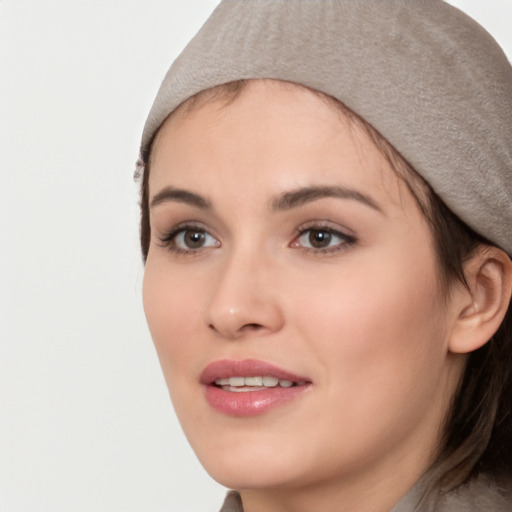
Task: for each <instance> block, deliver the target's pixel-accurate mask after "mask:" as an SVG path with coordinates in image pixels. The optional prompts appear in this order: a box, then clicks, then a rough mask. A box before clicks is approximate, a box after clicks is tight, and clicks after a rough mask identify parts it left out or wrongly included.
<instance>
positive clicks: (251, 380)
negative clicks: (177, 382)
mask: <svg viewBox="0 0 512 512" xmlns="http://www.w3.org/2000/svg"><path fill="white" fill-rule="evenodd" d="M200 382H201V384H203V386H204V388H205V395H206V399H207V401H208V403H209V404H210V405H211V406H212V407H213V408H214V409H215V410H217V411H219V412H221V413H223V414H227V415H229V416H256V415H259V414H263V413H264V412H266V411H268V410H269V409H272V408H274V407H277V406H279V405H281V404H284V403H286V402H289V401H290V400H293V399H295V398H298V397H299V396H300V395H301V394H302V393H304V392H305V391H306V390H307V389H309V388H310V387H311V381H310V380H308V379H307V378H306V377H303V376H300V375H295V374H293V373H291V372H289V371H287V370H284V369H282V368H279V367H277V366H274V365H272V364H269V363H266V362H264V361H259V360H254V359H244V360H242V361H233V360H228V359H224V360H219V361H215V362H213V363H211V364H209V365H208V366H207V367H206V368H205V369H204V370H203V372H202V373H201V376H200Z"/></svg>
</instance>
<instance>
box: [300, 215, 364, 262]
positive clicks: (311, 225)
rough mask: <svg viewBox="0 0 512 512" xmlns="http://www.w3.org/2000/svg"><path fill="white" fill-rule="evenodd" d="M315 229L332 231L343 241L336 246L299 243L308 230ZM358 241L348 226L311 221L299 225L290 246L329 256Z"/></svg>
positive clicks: (331, 232)
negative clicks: (321, 246) (320, 246)
mask: <svg viewBox="0 0 512 512" xmlns="http://www.w3.org/2000/svg"><path fill="white" fill-rule="evenodd" d="M315 230H316V231H325V232H327V233H330V234H332V235H334V236H336V237H338V238H340V239H342V241H341V242H339V243H337V244H335V245H334V246H327V247H324V248H315V247H304V246H301V245H299V244H298V240H299V239H300V238H301V237H302V236H304V235H305V234H306V233H307V232H308V231H315ZM348 232H349V233H348ZM356 242H357V237H356V236H355V233H354V232H353V231H352V230H349V229H347V228H341V227H340V226H339V225H337V224H333V223H332V222H330V221H309V222H306V223H304V224H302V225H300V226H298V227H297V229H296V232H295V235H294V238H293V240H292V242H291V243H290V247H292V248H294V249H300V250H302V251H305V252H306V253H313V254H319V255H325V256H327V255H331V254H333V253H336V252H339V251H344V250H346V249H347V248H349V247H351V246H352V245H354V244H355V243H356Z"/></svg>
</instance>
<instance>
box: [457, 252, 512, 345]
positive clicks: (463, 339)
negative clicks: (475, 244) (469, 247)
mask: <svg viewBox="0 0 512 512" xmlns="http://www.w3.org/2000/svg"><path fill="white" fill-rule="evenodd" d="M464 274H465V276H466V282H467V285H468V287H467V289H466V288H464V287H462V286H460V287H458V288H457V290H456V291H455V292H454V297H453V299H454V305H455V308H457V309H456V311H455V312H456V320H455V325H454V329H453V331H452V333H451V334H452V335H451V338H450V343H449V349H450V351H451V352H453V353H458V354H466V353H468V352H472V351H473V350H476V349H478V348H480V347H481V346H483V345H485V344H486V343H487V342H488V341H489V340H490V339H491V337H492V336H493V335H494V333H495V332H496V331H497V330H498V328H499V326H500V325H501V323H502V322H503V318H504V317H505V314H506V312H507V309H508V307H509V304H510V298H511V294H512V262H511V261H510V258H509V257H508V256H507V254H506V253H505V252H503V251H502V250H501V249H498V248H497V247H492V246H487V245H482V246H480V247H479V248H478V249H477V250H476V251H475V253H474V255H473V256H472V257H471V258H470V259H469V260H468V261H467V262H466V263H465V265H464Z"/></svg>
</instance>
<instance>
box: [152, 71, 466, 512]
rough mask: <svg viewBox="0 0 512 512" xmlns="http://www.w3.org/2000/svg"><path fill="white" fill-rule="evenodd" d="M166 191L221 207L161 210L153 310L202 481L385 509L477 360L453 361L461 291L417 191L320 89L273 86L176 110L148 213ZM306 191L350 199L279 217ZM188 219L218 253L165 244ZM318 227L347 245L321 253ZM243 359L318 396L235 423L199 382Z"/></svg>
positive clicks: (335, 505) (297, 506)
mask: <svg viewBox="0 0 512 512" xmlns="http://www.w3.org/2000/svg"><path fill="white" fill-rule="evenodd" d="M169 187H172V188H173V189H182V190H186V191H188V192H191V193H193V194H195V195H197V196H200V197H201V198H203V199H204V200H205V202H207V203H208V204H209V207H208V208H204V207H203V206H204V205H203V206H200V205H197V204H190V202H189V200H188V199H184V196H183V195H182V196H181V197H173V198H172V197H168V198H167V199H162V200H161V201H159V202H158V204H155V205H153V206H152V207H151V210H150V221H151V230H152V239H151V245H150V249H149V254H148V258H147V263H146V270H145V277H144V290H143V293H144V307H145V312H146V316H147V320H148V324H149V327H150V330H151V334H152V336H153V340H154V343H155V346H156V349H157V352H158V355H159V359H160V362H161V366H162V369H163V372H164V375H165V379H166V382H167V385H168V388H169V392H170V395H171V398H172V401H173V404H174V407H175V409H176V412H177V415H178V417H179V419H180V422H181V424H182V426H183V429H184V431H185V433H186V435H187V437H188V439H189V441H190V443H191V445H192V447H193V448H194V450H195V452H196V453H197V455H198V457H199V459H200V461H201V462H202V464H203V465H204V467H205V468H206V470H207V471H208V472H209V473H210V474H211V475H212V476H213V478H215V479H216V480H218V481H219V482H220V483H222V484H223V485H225V486H227V487H231V488H235V489H238V490H240V491H241V495H242V499H243V502H244V510H245V511H246V512H260V511H263V510H267V511H268V510H272V511H285V510H286V511H297V512H299V511H308V510H309V511H310V510H318V511H325V512H327V511H338V512H339V511H351V512H363V511H366V512H370V511H372V512H379V511H382V512H384V511H389V510H390V509H391V508H392V507H393V505H394V504H395V503H396V502H397V501H399V499H400V498H401V497H402V496H403V495H404V494H405V493H406V492H407V490H408V489H409V488H410V487H412V485H414V483H415V482H416V481H417V480H418V479H419V478H420V477H421V475H422V474H423V473H424V472H425V470H426V469H427V468H428V467H429V466H430V464H431V463H432V461H433V459H434V458H435V455H436V453H437V447H438V443H439V439H440V434H441V431H442V425H443V418H444V417H445V415H446V411H447V407H448V406H449V401H450V397H452V396H453V393H454V390H455V388H456V385H457V383H458V381H459V379H460V376H461V372H462V368H463V364H464V354H454V353H453V352H452V351H451V350H450V344H451V343H452V341H453V337H454V336H460V333H459V332H458V331H457V328H456V326H457V320H458V319H459V317H460V310H461V300H462V299H461V298H460V297H461V295H460V294H459V292H457V290H455V291H454V292H453V293H451V294H450V298H449V299H448V298H447V297H445V295H444V292H443V291H442V289H441V285H440V284H439V282H440V280H439V270H438V268H437V266H436V259H435V255H434V251H433V246H432V241H431V235H430V231H429V227H428V226H427V224H426V221H425V219H424V217H423V215H422V214H421V212H420V211H419V208H418V206H417V204H416V201H415V200H414V198H413V197H412V195H411V193H410V192H409V190H408V189H407V187H406V186H405V185H404V184H403V182H401V181H400V180H399V179H398V178H397V176H396V174H395V172H394V171H393V170H392V169H391V168H390V167H389V165H388V164H387V162H386V161H385V160H384V159H383V157H382V156H381V154H380V153H379V151H378V150H377V149H376V148H375V146H374V145H373V143H372V142H371V141H370V140H368V138H367V136H366V135H365V134H364V133H362V132H361V131H359V130H358V129H357V128H355V127H353V126H350V125H349V124H348V122H347V121H346V120H345V119H343V118H342V116H341V114H340V113H339V112H338V111H336V110H334V109H333V108H332V107H331V106H329V105H328V104H326V103H325V102H324V101H322V99H320V98H319V97H318V96H317V95H315V94H313V93H311V92H310V91H307V90H304V89H301V88H298V87H294V86H291V85H289V84H287V85H283V84H279V83H276V82H270V81H261V80H258V81H253V82H252V83H251V84H250V85H249V86H248V87H247V88H246V89H245V90H244V91H243V92H242V93H241V94H240V96H239V97H237V99H235V100H234V101H233V102H232V103H230V104H228V105H226V104H225V103H222V102H219V101H216V102H210V103H207V104H204V105H201V106H199V107H197V108H196V109H194V110H193V111H192V112H188V113H186V114H184V113H183V112H182V111H178V112H177V113H175V114H174V115H173V116H171V118H170V119H169V120H168V121H167V122H166V123H165V125H164V126H163V128H162V129H161V131H160V134H159V136H158V139H157V141H156V144H155V146H154V150H153V154H152V161H151V174H150V179H149V190H150V203H151V201H152V199H154V198H155V197H156V196H157V195H158V194H159V193H161V192H162V191H165V190H168V189H169ZM304 187H331V188H332V187H345V189H349V190H350V191H351V193H350V194H349V196H348V197H344V198H343V197H317V198H316V199H311V198H309V199H310V200H307V201H305V202H304V203H303V204H300V205H288V207H286V208H280V209H276V208H275V206H276V198H280V197H281V198H282V197H283V194H287V193H289V192H292V191H297V190H299V189H303V188H304ZM362 197H364V198H366V199H367V200H368V201H366V202H365V201H364V200H362V199H361V198H362ZM281 203H283V201H282V200H281ZM281 206H282V204H281ZM183 223H193V224H194V226H196V227H194V228H193V229H192V232H193V230H194V229H196V230H197V229H198V227H199V228H201V229H202V230H204V231H205V232H206V235H205V237H206V238H205V245H204V246H202V247H197V248H189V249H188V251H184V249H187V246H186V245H184V244H183V239H182V238H181V237H180V236H177V237H174V238H173V239H171V240H169V236H168V235H169V233H170V232H172V231H173V229H175V228H176V226H178V227H179V226H182V225H183ZM312 226H314V227H315V228H322V229H326V228H327V229H331V230H335V231H337V232H340V233H341V234H342V235H332V238H331V242H329V244H328V245H327V246H326V247H323V248H316V249H315V248H313V247H311V244H310V238H309V234H310V233H311V232H310V231H309V232H307V231H305V232H304V230H306V229H311V227H312ZM300 232H303V234H302V235H301V234H299V233H300ZM345 235H348V238H347V237H346V236H345ZM166 237H167V239H168V240H167V242H166V243H164V242H162V239H165V238H166ZM459 330H460V329H459ZM456 331H457V332H456ZM246 358H253V359H259V360H263V361H267V362H269V363H272V364H274V365H277V366H280V367H282V368H285V369H287V370H289V371H291V372H293V373H295V374H299V375H303V376H307V377H308V379H309V380H310V381H311V382H312V385H311V386H310V388H309V389H308V391H307V392H306V393H303V394H302V395H301V396H300V397H298V398H297V399H295V400H293V401H291V402H288V403H286V404H284V405H281V406H279V407H277V408H275V409H272V410H270V411H267V412H266V413H264V414H262V415H259V416H254V417H250V418H238V417H231V416H227V415H224V414H222V413H220V412H218V411H216V410H214V409H213V408H212V407H211V406H210V405H209V404H208V403H207V401H206V399H205V397H204V389H203V387H202V385H201V384H200V382H199V376H200V374H201V371H202V370H203V369H204V368H205V366H206V365H207V364H209V363H211V362H212V361H215V360H218V359H236V360H238V359H246ZM362 496H364V499H362Z"/></svg>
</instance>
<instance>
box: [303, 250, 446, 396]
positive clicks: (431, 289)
mask: <svg viewBox="0 0 512 512" xmlns="http://www.w3.org/2000/svg"><path fill="white" fill-rule="evenodd" d="M402 263H404V265H406V266H405V267H404V266H403V265H401V264H400V263H398V264H396V260H395V263H393V264H389V265H383V264H382V263H381V264H379V265H364V267H363V268H364V272H363V271H361V270H359V271H358V270H357V269H356V268H354V269H352V271H351V269H349V268H348V267H347V269H346V270H343V271H342V272H338V276H337V277H336V276H334V275H333V276H332V278H331V279H325V280H324V282H328V283H329V286H328V287H322V288H320V287H318V288H317V290H320V291H318V292H317V293H313V292H311V290H312V289H314V288H310V292H309V293H308V294H305V293H304V294H295V295H294V296H295V297H302V298H298V299H297V303H296V311H297V312H298V313H299V315H298V316H297V322H299V323H300V325H301V326H302V330H303V331H306V332H307V333H308V338H309V339H311V340H315V341H314V343H315V344H316V349H317V354H318V355H319V357H320V358H321V362H322V365H323V366H324V369H325V371H324V372H323V375H324V377H323V378H325V379H331V384H332V385H333V389H334V388H335V387H340V386H341V387H343V389H345V390H346V391H347V393H356V392H357V395H358V397H359V398H362V396H364V395H365V394H366V393H365V390H366V391H367V397H368V399H369V400H370V401H373V400H374V399H377V400H379V399H381V398H382V396H383V395H384V394H386V393H387V394H392V393H395V396H396V394H397V393H407V392H409V390H412V389H415V391H417V392H419V393H428V392H429V391H428V389H429V386H428V383H429V382H431V379H432V378H434V379H435V378H437V376H438V374H439V372H441V370H442V365H443V361H444V357H445V353H446V333H445V329H444V323H445V321H444V314H443V307H442V300H441V299H440V294H439V291H438V287H437V283H436V275H435V271H434V269H433V268H431V266H430V265H431V263H430V262H427V263H424V262H423V263H422V262H420V261H416V260H412V261H409V262H407V261H404V262H402ZM407 265H408V266H407ZM372 269H373V270H372ZM311 284H313V283H311ZM301 312H302V315H301ZM306 313H307V314H306ZM334 367H335V368H334ZM333 369H334V371H333ZM335 384H336V385H335ZM376 390H377V392H376ZM379 390H382V392H379ZM337 392H339V390H338V391H337ZM363 402H364V400H361V401H360V402H359V403H363Z"/></svg>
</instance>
